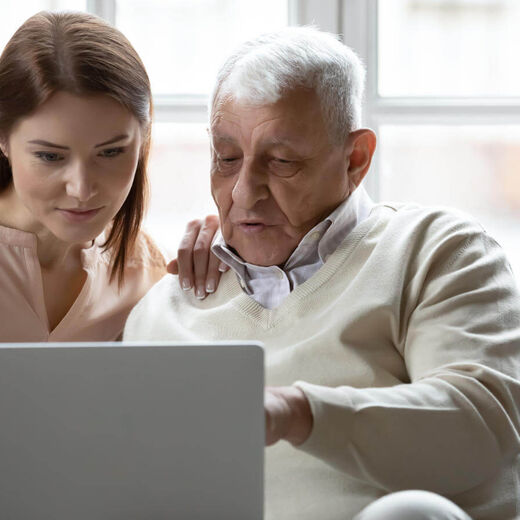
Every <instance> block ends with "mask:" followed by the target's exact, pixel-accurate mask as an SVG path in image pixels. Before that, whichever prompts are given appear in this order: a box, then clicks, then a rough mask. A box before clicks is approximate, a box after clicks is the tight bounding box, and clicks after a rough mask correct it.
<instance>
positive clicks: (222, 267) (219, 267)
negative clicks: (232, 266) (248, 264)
mask: <svg viewBox="0 0 520 520" xmlns="http://www.w3.org/2000/svg"><path fill="white" fill-rule="evenodd" d="M226 269H227V265H226V264H220V265H219V266H218V270H219V271H220V272H221V273H225V272H226Z"/></svg>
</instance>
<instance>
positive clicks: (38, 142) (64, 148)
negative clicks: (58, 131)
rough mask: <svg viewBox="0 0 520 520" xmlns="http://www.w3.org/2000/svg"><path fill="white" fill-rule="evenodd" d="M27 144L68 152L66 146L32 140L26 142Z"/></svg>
mask: <svg viewBox="0 0 520 520" xmlns="http://www.w3.org/2000/svg"><path fill="white" fill-rule="evenodd" d="M27 142H28V143H29V144H39V145H41V146H48V147H49V148H59V149H60V150H68V149H69V147H68V146H62V145H60V144H55V143H50V142H49V141H42V140H41V139H34V140H32V141H27Z"/></svg>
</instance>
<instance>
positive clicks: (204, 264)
mask: <svg viewBox="0 0 520 520" xmlns="http://www.w3.org/2000/svg"><path fill="white" fill-rule="evenodd" d="M217 229H218V219H216V221H215V216H214V215H210V216H209V217H206V219H205V220H204V224H203V225H202V227H201V228H200V231H199V235H198V237H197V240H196V242H195V246H194V248H193V270H194V273H195V296H196V297H197V298H199V299H202V298H205V297H206V294H207V293H206V279H207V275H208V267H209V259H210V256H212V255H211V243H212V241H213V237H214V235H215V232H216V230H217Z"/></svg>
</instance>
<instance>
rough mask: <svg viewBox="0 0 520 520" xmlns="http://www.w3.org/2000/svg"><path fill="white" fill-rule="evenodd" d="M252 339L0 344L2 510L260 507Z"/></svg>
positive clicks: (62, 515)
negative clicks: (206, 342)
mask: <svg viewBox="0 0 520 520" xmlns="http://www.w3.org/2000/svg"><path fill="white" fill-rule="evenodd" d="M263 388H264V360H263V349H262V347H261V345H260V344H259V343H253V342H243V343H236V342H226V343H221V342H219V343H208V344H201V343H193V344H188V343H183V344H181V343H54V344H53V343H48V344H45V343H39V344H22V343H16V344H0V417H1V425H0V460H1V471H0V518H2V519H5V520H11V519H13V520H14V519H16V520H26V519H36V518H38V519H52V520H65V519H66V520H123V519H124V520H138V519H139V520H166V519H168V520H171V519H182V520H190V519H197V520H204V519H212V520H215V519H226V520H229V519H235V518H236V519H254V520H260V519H261V518H262V516H263V454H264V438H265V433H264V408H263Z"/></svg>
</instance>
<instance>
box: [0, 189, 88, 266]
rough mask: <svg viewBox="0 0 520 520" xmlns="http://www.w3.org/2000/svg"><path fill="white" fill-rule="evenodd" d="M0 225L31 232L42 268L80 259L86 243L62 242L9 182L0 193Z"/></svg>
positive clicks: (62, 264)
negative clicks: (29, 207)
mask: <svg viewBox="0 0 520 520" xmlns="http://www.w3.org/2000/svg"><path fill="white" fill-rule="evenodd" d="M0 225H2V226H5V227H9V228H12V229H18V230H20V231H25V232H27V233H32V234H34V235H35V236H36V239H37V254H38V260H39V262H40V266H41V267H42V269H48V270H54V269H60V268H62V267H63V266H67V265H69V266H70V264H71V263H76V262H78V261H80V259H81V256H80V253H81V250H82V249H84V248H86V247H89V245H90V243H88V244H84V243H83V244H71V243H68V242H64V241H62V240H60V239H59V238H57V237H56V236H55V235H54V234H52V233H51V232H50V231H49V230H48V229H47V228H46V227H45V226H44V225H42V224H41V223H40V222H39V221H38V220H37V219H36V218H35V217H34V216H33V215H32V214H31V213H30V211H29V210H28V209H27V208H26V207H25V206H24V205H23V203H22V202H21V201H20V199H19V198H18V196H17V194H16V192H15V190H14V187H13V185H12V184H11V185H10V186H9V187H8V188H6V189H5V190H4V191H3V192H2V193H0Z"/></svg>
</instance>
